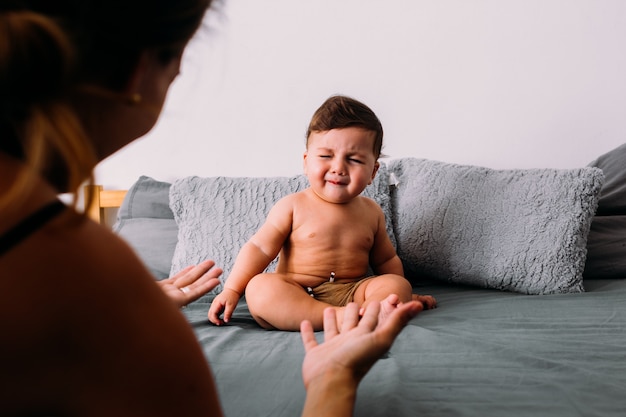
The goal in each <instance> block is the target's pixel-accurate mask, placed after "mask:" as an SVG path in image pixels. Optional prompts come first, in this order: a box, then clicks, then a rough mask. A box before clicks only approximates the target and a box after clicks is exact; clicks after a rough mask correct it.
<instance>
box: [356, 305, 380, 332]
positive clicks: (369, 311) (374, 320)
mask: <svg viewBox="0 0 626 417" xmlns="http://www.w3.org/2000/svg"><path fill="white" fill-rule="evenodd" d="M379 314H380V302H378V301H372V302H370V303H369V304H368V305H367V307H366V308H365V312H364V313H363V317H361V321H360V323H359V326H362V327H364V328H367V329H369V330H373V329H375V328H376V326H377V325H378V316H379Z"/></svg>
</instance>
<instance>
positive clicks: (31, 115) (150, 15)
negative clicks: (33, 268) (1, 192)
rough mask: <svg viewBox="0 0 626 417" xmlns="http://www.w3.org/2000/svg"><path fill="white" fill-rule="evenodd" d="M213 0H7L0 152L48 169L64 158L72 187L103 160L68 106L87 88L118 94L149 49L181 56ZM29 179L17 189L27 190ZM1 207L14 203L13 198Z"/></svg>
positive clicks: (0, 34)
mask: <svg viewBox="0 0 626 417" xmlns="http://www.w3.org/2000/svg"><path fill="white" fill-rule="evenodd" d="M210 4H211V0H3V1H2V3H0V151H2V152H6V153H8V154H10V155H12V156H14V157H16V158H19V159H21V160H23V161H24V162H25V163H26V164H27V165H28V166H29V167H30V168H31V169H32V170H33V171H34V172H42V169H43V166H44V165H45V164H46V163H47V162H49V161H47V160H48V159H50V158H51V157H54V158H56V159H57V160H58V159H60V160H62V161H64V164H62V165H61V166H62V168H63V169H65V170H66V171H67V172H66V173H65V176H66V177H67V182H68V183H67V186H68V189H70V190H76V189H77V187H78V186H79V185H80V184H81V183H82V182H83V181H84V180H85V179H86V178H90V176H91V170H92V169H93V166H95V163H96V162H97V160H96V156H95V154H94V151H93V148H92V145H91V142H90V141H89V140H88V139H87V138H86V136H85V133H84V131H83V128H82V126H81V123H80V121H79V119H78V117H77V116H76V114H75V111H74V109H73V108H72V106H71V105H70V104H69V97H70V96H71V95H72V94H74V93H75V92H76V91H77V90H80V88H82V87H89V86H95V87H97V88H100V89H103V88H104V89H109V90H112V91H120V90H121V89H123V87H124V86H125V83H126V82H127V81H128V77H129V76H130V74H131V72H132V71H133V70H134V68H135V67H136V64H137V62H138V59H139V57H140V55H141V53H142V52H143V51H146V50H153V51H156V53H157V54H158V55H157V56H159V57H161V59H162V60H163V62H164V63H166V62H168V61H169V60H171V59H172V58H174V57H176V56H178V55H180V53H181V52H182V50H183V49H184V46H185V45H186V44H187V42H188V41H189V39H190V38H191V37H192V36H193V34H194V33H195V32H196V30H197V29H198V27H199V26H200V25H201V23H202V20H203V17H204V14H205V12H206V10H207V9H208V8H209V6H210ZM25 182H27V180H25V179H22V181H21V182H20V181H19V180H18V181H17V182H16V184H14V187H13V190H14V191H16V190H19V189H22V188H23V186H24V185H25V184H24V183H25ZM12 194H13V193H12V192H10V193H9V195H8V196H7V195H5V196H2V198H0V202H2V201H5V202H6V201H10V200H11V195H12Z"/></svg>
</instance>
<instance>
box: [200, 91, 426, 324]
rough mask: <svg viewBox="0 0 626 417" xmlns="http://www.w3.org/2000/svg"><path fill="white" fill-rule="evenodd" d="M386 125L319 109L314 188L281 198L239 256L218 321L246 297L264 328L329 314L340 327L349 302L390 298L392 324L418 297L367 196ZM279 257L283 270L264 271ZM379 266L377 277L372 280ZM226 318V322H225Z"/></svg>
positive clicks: (360, 107)
mask: <svg viewBox="0 0 626 417" xmlns="http://www.w3.org/2000/svg"><path fill="white" fill-rule="evenodd" d="M382 136H383V129H382V126H381V123H380V121H379V120H378V118H377V117H376V115H375V114H374V113H373V112H372V110H370V108H369V107H367V106H366V105H364V104H363V103H361V102H359V101H357V100H354V99H351V98H348V97H344V96H333V97H331V98H329V99H328V100H326V102H324V104H322V106H321V107H320V108H319V109H318V110H317V111H316V112H315V114H314V115H313V118H312V120H311V123H310V124H309V128H308V131H307V142H306V151H305V153H304V173H305V175H306V176H307V178H308V180H309V188H307V189H305V190H304V191H301V192H298V193H294V194H291V195H288V196H286V197H284V198H282V199H281V200H279V201H278V202H277V203H276V205H275V206H274V207H272V209H271V210H270V212H269V214H268V216H267V219H266V221H265V223H264V224H263V225H262V226H261V228H260V229H259V230H258V231H257V232H256V234H254V236H252V238H250V240H249V241H248V242H246V244H245V245H244V246H243V247H242V249H241V251H240V252H239V254H238V256H237V258H236V260H235V264H234V266H233V268H232V272H231V273H230V275H229V277H228V279H227V280H226V283H225V285H224V290H223V291H222V292H221V293H220V294H219V295H217V296H216V297H215V299H214V300H213V303H212V304H211V307H210V309H209V313H208V316H209V320H210V321H211V322H212V323H214V324H217V325H221V324H224V323H225V322H228V321H229V319H230V317H231V316H232V313H233V310H234V309H235V307H236V306H237V302H238V301H239V299H240V298H241V296H242V295H243V293H244V291H245V295H246V300H247V302H248V307H249V309H250V313H251V314H252V316H253V317H254V319H255V320H256V321H257V322H258V323H259V325H261V326H262V327H264V328H267V329H280V330H298V329H299V328H300V323H301V322H302V320H305V319H306V320H309V321H311V323H312V324H313V327H314V329H316V330H320V329H322V328H323V311H324V309H325V308H327V307H329V306H333V307H334V308H335V309H336V310H337V317H338V321H339V322H341V319H342V315H343V309H344V306H345V305H346V304H348V303H349V302H352V301H354V302H356V303H357V304H359V305H360V306H361V308H362V309H363V308H365V306H366V305H367V304H368V303H369V302H371V301H373V300H376V301H380V302H381V307H382V308H381V313H380V319H381V320H384V319H385V317H386V316H387V315H388V314H390V313H391V312H392V311H393V310H394V309H396V308H397V306H398V305H399V304H400V303H403V302H407V301H411V300H412V299H414V300H418V301H420V302H421V303H422V304H423V306H424V308H434V307H435V305H436V302H435V299H434V298H433V297H431V296H420V295H415V294H412V287H411V284H410V283H409V281H407V280H406V279H405V278H404V271H403V268H402V262H401V261H400V258H399V257H398V255H397V254H396V252H395V250H394V248H393V245H392V244H391V241H390V239H389V236H388V235H387V231H386V223H385V216H384V214H383V211H382V209H381V208H380V206H378V204H376V202H374V201H373V200H371V199H369V198H367V197H363V196H361V195H360V194H361V192H362V191H363V190H364V189H365V187H367V185H369V184H371V183H372V180H373V179H374V177H375V175H376V172H377V171H378V168H379V166H380V165H379V163H378V158H379V156H380V153H381V149H382ZM276 256H279V259H278V264H277V266H276V271H275V272H272V273H262V272H263V270H264V269H265V268H266V267H267V266H268V265H269V263H270V262H271V261H272V260H274V258H276ZM368 267H371V268H372V270H373V271H374V273H375V274H376V275H375V276H370V277H368V276H367V272H368ZM222 313H223V314H224V318H223V320H222V319H221V318H220V315H221V314H222Z"/></svg>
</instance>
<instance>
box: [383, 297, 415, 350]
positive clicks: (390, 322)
mask: <svg viewBox="0 0 626 417" xmlns="http://www.w3.org/2000/svg"><path fill="white" fill-rule="evenodd" d="M422 310H424V305H423V304H422V303H420V302H419V301H411V302H408V303H403V304H401V305H399V306H398V308H396V309H395V310H394V311H393V312H392V313H391V314H390V315H389V316H388V317H387V319H386V320H385V321H384V323H382V324H381V325H380V326H379V327H378V329H377V331H378V332H380V334H381V336H383V337H384V338H385V339H387V340H389V341H390V342H392V341H393V340H394V339H395V338H396V336H398V334H400V332H401V331H402V329H403V328H404V327H405V326H406V324H407V323H408V322H409V320H411V319H412V318H413V317H415V316H416V315H417V314H419V313H420V312H421V311H422Z"/></svg>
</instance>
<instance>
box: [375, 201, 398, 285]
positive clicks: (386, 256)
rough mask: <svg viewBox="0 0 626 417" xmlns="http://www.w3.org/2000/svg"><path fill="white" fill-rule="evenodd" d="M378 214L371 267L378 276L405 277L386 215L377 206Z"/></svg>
mask: <svg viewBox="0 0 626 417" xmlns="http://www.w3.org/2000/svg"><path fill="white" fill-rule="evenodd" d="M375 209H376V211H377V212H378V213H377V229H376V232H375V234H374V244H373V245H372V249H371V251H370V265H371V267H372V270H373V271H374V273H376V274H377V275H382V274H396V275H400V276H404V268H403V267H402V261H401V260H400V257H399V256H398V254H397V253H396V250H395V249H394V247H393V245H392V244H391V239H389V235H388V234H387V226H386V221H385V215H384V214H383V211H382V209H381V208H380V207H379V206H378V205H376V207H375Z"/></svg>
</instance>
